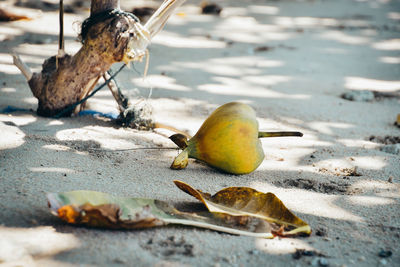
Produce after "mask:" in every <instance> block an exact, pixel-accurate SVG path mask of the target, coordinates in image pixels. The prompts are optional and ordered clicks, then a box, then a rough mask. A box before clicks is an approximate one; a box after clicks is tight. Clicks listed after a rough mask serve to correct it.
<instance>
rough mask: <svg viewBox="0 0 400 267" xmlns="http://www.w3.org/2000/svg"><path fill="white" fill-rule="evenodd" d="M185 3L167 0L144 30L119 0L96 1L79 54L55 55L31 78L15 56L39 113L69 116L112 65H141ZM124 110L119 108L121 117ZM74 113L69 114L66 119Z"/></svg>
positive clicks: (180, 0) (24, 66) (116, 95)
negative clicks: (156, 37)
mask: <svg viewBox="0 0 400 267" xmlns="http://www.w3.org/2000/svg"><path fill="white" fill-rule="evenodd" d="M61 2H62V1H61ZM183 2H184V0H166V1H165V2H164V3H163V4H162V6H161V7H160V8H159V10H157V12H156V13H155V14H154V15H153V16H152V18H150V21H151V23H150V24H149V25H148V28H146V27H144V26H142V25H141V24H140V23H139V22H138V21H137V20H136V19H135V17H134V16H132V15H131V14H127V13H124V12H122V11H121V10H120V1H119V0H92V2H91V16H90V17H89V20H90V19H92V21H91V22H93V23H89V24H90V26H89V27H88V28H86V29H85V34H83V31H82V36H83V35H84V36H83V39H84V40H83V46H82V47H81V49H80V50H79V51H78V52H77V53H76V54H75V55H73V56H71V55H67V54H65V55H62V54H61V55H60V54H59V55H57V56H53V57H51V58H49V59H47V60H45V62H44V63H43V66H42V71H41V72H39V73H33V74H32V73H31V72H30V70H29V68H28V67H27V66H26V65H24V64H23V62H22V61H20V60H18V57H14V61H15V62H16V65H17V67H19V68H20V70H21V72H22V73H23V74H24V75H25V77H26V79H27V80H28V84H29V86H30V88H31V91H32V93H33V95H34V96H35V97H36V98H37V99H38V100H39V105H38V110H37V113H38V114H39V115H42V116H54V115H57V114H59V113H60V112H61V111H65V110H66V109H67V108H69V107H71V106H73V105H74V104H75V103H76V102H78V101H80V100H81V99H83V98H84V97H85V96H86V95H88V93H89V92H90V91H91V90H92V89H93V86H94V85H95V84H96V82H97V80H98V79H99V78H100V77H102V76H103V75H105V73H106V71H107V70H108V69H109V68H110V67H111V65H112V64H113V63H116V62H121V61H124V62H125V63H127V62H129V61H137V60H141V59H142V58H143V56H144V55H145V51H146V48H147V46H148V45H149V44H150V40H151V38H152V37H153V36H154V34H156V33H157V32H158V31H159V30H161V28H162V27H163V26H164V24H165V23H166V21H167V19H168V18H169V16H170V15H171V14H172V11H173V10H175V8H176V7H178V6H180V5H181V4H182V3H183ZM99 18H100V19H99ZM87 25H88V24H87ZM146 25H147V24H146ZM60 38H61V37H60ZM61 49H63V47H62V48H61ZM110 89H112V91H113V90H114V92H113V95H114V97H115V98H116V100H117V102H118V104H119V105H122V104H123V102H124V103H125V105H126V103H127V101H123V102H121V98H122V97H123V95H122V94H120V95H118V94H115V93H116V92H117V91H115V88H113V87H112V85H111V86H110ZM117 93H118V92H117ZM126 108H127V107H126V106H123V107H122V106H121V107H120V111H121V114H122V113H123V111H125V110H126ZM72 112H73V110H71V111H69V112H65V113H63V116H69V115H71V113H72ZM135 113H137V112H135Z"/></svg>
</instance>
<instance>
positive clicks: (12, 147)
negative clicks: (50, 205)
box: [0, 0, 400, 266]
mask: <svg viewBox="0 0 400 267" xmlns="http://www.w3.org/2000/svg"><path fill="white" fill-rule="evenodd" d="M10 2H11V1H3V2H1V4H2V5H7V4H10ZM122 2H123V6H124V7H127V8H131V7H132V5H131V2H135V1H122ZM218 2H219V3H220V5H221V6H222V7H223V11H222V13H221V16H219V17H218V16H211V15H201V14H200V12H199V11H200V10H199V1H188V2H187V3H186V4H185V5H184V6H183V7H182V8H181V9H180V10H179V11H180V12H181V15H180V16H178V15H176V16H173V17H172V18H171V19H170V21H169V23H168V25H167V26H166V28H165V30H164V31H163V32H161V33H160V34H159V35H158V36H157V37H156V38H155V39H154V41H153V44H152V45H151V47H150V54H151V58H150V69H149V75H148V77H147V79H145V80H143V78H142V77H141V75H140V74H138V73H137V72H136V71H135V70H134V69H130V70H128V69H126V70H124V71H123V73H122V74H121V75H119V76H118V82H119V83H120V85H121V87H122V88H123V89H124V90H125V92H127V93H128V94H129V95H130V96H131V97H132V98H133V99H137V100H138V101H147V103H148V104H150V105H152V106H153V107H154V118H155V120H156V121H158V122H162V123H166V124H169V125H172V126H175V127H177V128H180V129H186V130H188V131H189V132H190V133H192V134H194V133H195V132H196V131H197V129H198V128H199V126H200V125H201V123H202V121H204V119H205V118H206V117H207V116H208V115H209V114H210V113H211V112H212V111H213V110H214V109H215V108H216V107H217V106H219V105H221V104H223V103H227V102H230V101H242V102H244V103H248V104H250V105H251V106H252V107H254V109H255V110H256V112H257V116H258V120H259V123H260V128H261V129H265V130H299V131H302V132H303V133H304V137H303V138H286V139H285V138H279V139H269V140H263V141H262V144H263V148H264V151H265V153H266V158H265V160H264V162H263V163H262V165H261V166H260V167H259V168H258V169H257V170H256V171H255V172H253V173H251V174H248V175H241V176H235V175H227V174H223V173H220V172H218V171H216V170H214V169H211V168H209V167H207V166H205V165H202V164H199V163H196V162H190V164H189V166H188V168H187V169H185V170H182V171H173V170H170V169H169V165H170V164H171V162H172V161H173V158H174V156H176V155H177V151H174V150H170V151H168V150H132V151H114V152H107V151H108V150H117V149H125V148H135V147H155V146H166V147H170V146H173V144H172V143H171V142H170V141H169V140H168V139H167V138H166V137H165V136H163V135H161V134H160V133H162V134H164V135H166V134H169V133H170V132H167V131H164V130H156V132H143V131H137V130H133V129H125V128H118V127H116V126H115V124H114V123H113V122H112V121H110V120H107V119H102V118H94V117H92V116H81V117H74V118H64V119H51V118H42V117H38V116H36V114H35V112H34V110H35V109H36V107H37V101H36V99H35V98H34V97H33V96H32V94H31V92H30V90H29V87H28V85H27V83H26V81H25V80H24V77H23V76H22V75H21V74H20V73H19V71H18V69H17V68H16V67H14V66H13V64H12V59H11V57H10V55H9V54H10V53H11V52H12V51H13V50H14V51H16V52H17V53H18V54H20V55H21V57H22V59H23V60H24V61H25V62H27V64H28V65H29V66H30V67H31V68H32V69H33V70H36V71H38V70H40V66H41V63H42V62H43V60H44V59H45V58H47V57H49V56H51V55H54V54H56V53H57V31H58V27H56V25H58V15H57V11H43V12H42V13H40V12H39V11H38V10H35V9H27V8H22V7H20V8H17V9H13V10H15V11H18V12H22V13H25V14H29V15H30V16H32V17H34V20H32V21H19V22H12V23H1V24H0V40H1V43H0V110H2V111H3V112H2V113H1V114H0V131H1V132H0V159H1V160H0V224H1V226H0V265H1V266H16V265H18V266H20V265H22V266H35V264H36V266H308V265H312V266H327V265H329V266H400V246H399V242H400V216H399V215H400V205H399V203H400V185H399V184H400V156H399V154H393V153H387V152H385V151H382V150H381V149H382V148H383V147H384V148H383V149H386V151H388V150H390V149H392V150H395V148H396V147H395V146H394V145H392V146H390V144H381V143H379V142H378V141H379V140H378V139H379V137H385V136H394V137H395V136H399V135H400V134H399V131H400V129H399V128H397V127H395V126H394V125H393V122H394V121H395V120H396V116H397V114H399V113H400V104H399V94H398V93H399V90H400V2H399V1H390V0H386V1H385V0H380V1H378V0H376V1H373V0H369V1H368V0H365V1H351V0H335V1H333V0H332V1H327V0H325V1H319V0H315V1H294V0H285V1H261V0H246V1H240V2H239V1H225V0H224V1H218ZM136 3H137V4H140V5H148V4H157V2H146V1H144V2H138V1H136ZM87 15H88V12H87V11H86V10H81V11H80V12H78V13H77V14H67V15H66V26H65V32H66V47H67V52H69V53H74V52H75V51H76V50H77V49H78V48H79V43H77V42H76V41H75V36H76V30H75V29H76V28H77V26H76V25H77V23H76V22H79V21H82V20H83V19H84V18H85V17H86V16H87ZM117 67H118V66H115V69H116V68H117ZM135 68H136V70H137V71H138V72H142V71H143V64H136V65H135ZM352 90H356V91H362V90H369V91H375V92H380V93H385V94H386V93H389V94H386V95H385V94H383V96H382V94H379V93H375V94H372V97H370V99H369V101H349V100H345V99H343V98H341V97H340V96H341V94H342V93H346V92H352ZM150 92H151V97H150V99H148V100H146V98H147V97H148V96H149V94H150ZM367 95H368V94H367ZM370 95H371V94H370ZM8 106H13V107H17V108H20V109H22V110H21V111H14V112H11V113H6V112H4V109H5V108H7V107H8ZM89 108H90V109H93V110H96V111H101V112H114V113H116V112H117V109H116V104H115V102H114V100H113V98H112V97H111V95H110V93H109V92H108V91H107V90H102V91H100V93H99V94H97V95H96V96H95V97H94V98H92V99H91V100H90V101H89ZM371 136H375V138H372V141H370V139H371ZM393 139H394V138H393ZM395 141H396V140H395ZM395 141H394V142H390V141H389V142H386V143H395ZM397 142H398V139H397ZM93 149H100V151H99V150H93ZM393 152H394V153H395V152H396V151H393ZM354 168H356V169H354ZM349 170H350V171H349ZM355 174H359V175H358V176H356V175H355ZM174 179H180V180H183V181H185V182H188V183H190V184H192V185H193V186H194V187H196V188H199V189H201V190H204V191H208V192H210V193H214V192H216V191H218V190H220V189H222V188H223V187H227V186H250V187H253V188H255V189H257V190H260V191H263V192H273V193H275V194H276V195H277V196H278V197H279V198H280V199H281V200H282V201H283V202H284V203H285V204H286V205H287V207H289V208H290V209H291V210H292V211H293V212H295V213H296V214H297V215H298V216H299V217H301V218H302V219H304V220H305V221H307V222H308V223H309V224H310V225H311V227H312V229H313V234H312V235H311V236H310V237H308V238H302V237H300V238H284V239H281V238H276V239H273V240H263V239H254V238H250V237H243V236H234V235H229V234H223V233H217V232H214V231H209V230H203V229H196V228H190V227H179V226H168V227H163V228H156V229H147V230H138V231H111V230H98V229H89V228H84V227H75V226H71V225H66V224H65V223H63V222H62V221H60V220H59V219H58V218H56V217H54V216H52V215H51V214H50V213H49V211H48V209H47V203H46V193H47V192H62V191H69V190H77V189H88V190H97V191H103V192H108V193H112V194H116V195H121V196H135V197H148V198H157V199H162V200H165V201H170V202H173V203H186V204H190V203H193V202H195V200H194V199H192V198H191V197H190V196H188V195H186V194H184V193H183V192H181V191H179V190H178V189H177V188H176V187H175V186H174V184H173V183H172V181H173V180H174ZM296 249H306V250H312V251H315V253H314V256H303V257H301V258H300V259H295V258H294V257H293V253H294V252H295V251H296ZM382 250H384V251H390V252H391V253H392V255H391V256H390V257H386V258H383V257H380V256H379V255H378V254H379V253H380V252H381V251H382ZM381 256H383V255H381Z"/></svg>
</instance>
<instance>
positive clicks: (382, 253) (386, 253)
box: [378, 249, 393, 258]
mask: <svg viewBox="0 0 400 267" xmlns="http://www.w3.org/2000/svg"><path fill="white" fill-rule="evenodd" d="M392 254H393V253H392V251H390V250H384V249H382V250H381V251H379V253H378V256H379V257H381V258H387V257H390V256H392Z"/></svg>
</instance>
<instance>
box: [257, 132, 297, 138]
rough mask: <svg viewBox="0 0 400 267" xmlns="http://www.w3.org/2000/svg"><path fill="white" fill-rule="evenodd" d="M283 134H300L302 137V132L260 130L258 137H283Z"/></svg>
mask: <svg viewBox="0 0 400 267" xmlns="http://www.w3.org/2000/svg"><path fill="white" fill-rule="evenodd" d="M281 136H299V137H302V136H303V133H301V132H258V138H263V137H281Z"/></svg>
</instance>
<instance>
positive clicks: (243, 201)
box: [174, 180, 311, 236]
mask: <svg viewBox="0 0 400 267" xmlns="http://www.w3.org/2000/svg"><path fill="white" fill-rule="evenodd" d="M174 183H175V185H176V186H178V187H179V188H180V189H181V190H182V191H184V192H186V193H188V194H189V195H192V196H194V197H195V198H197V199H198V200H200V201H201V202H203V203H204V205H205V206H206V207H207V208H208V210H209V211H210V212H212V213H217V214H219V216H232V217H237V219H238V220H242V221H243V220H245V217H255V218H259V219H262V220H265V221H267V222H269V223H271V232H272V234H274V235H279V236H292V235H297V234H304V235H310V234H311V227H310V226H309V225H308V224H307V223H306V222H304V221H303V220H301V219H300V218H298V217H297V216H296V215H294V214H293V213H292V212H291V211H289V210H288V209H287V208H286V207H285V205H284V204H283V203H282V201H281V200H280V199H279V198H277V197H276V196H275V195H274V194H272V193H261V192H258V191H257V190H254V189H252V188H249V187H228V188H225V189H223V190H221V191H219V192H217V193H216V194H215V195H213V196H211V195H210V194H209V193H204V192H202V191H200V190H196V189H194V188H193V187H191V186H190V185H188V184H186V183H184V182H181V181H177V180H175V181H174Z"/></svg>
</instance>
